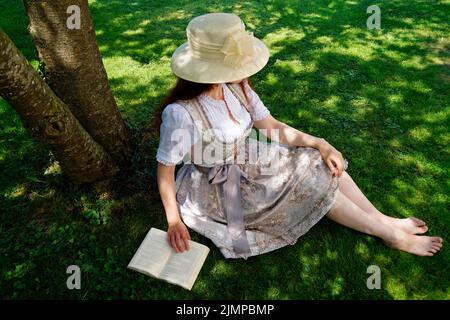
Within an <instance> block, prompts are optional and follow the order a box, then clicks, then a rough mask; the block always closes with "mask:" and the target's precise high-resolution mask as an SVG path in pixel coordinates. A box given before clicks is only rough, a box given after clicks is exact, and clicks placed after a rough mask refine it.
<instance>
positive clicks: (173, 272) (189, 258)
mask: <svg viewBox="0 0 450 320" xmlns="http://www.w3.org/2000/svg"><path fill="white" fill-rule="evenodd" d="M189 245H190V247H189V250H187V251H184V252H183V253H176V251H175V250H174V249H173V248H172V247H171V246H170V244H169V242H168V241H167V232H165V231H162V230H159V229H155V228H151V229H150V231H149V232H148V233H147V236H146V237H145V239H144V241H142V243H141V245H140V246H139V249H138V250H137V251H136V253H135V254H134V256H133V258H132V259H131V261H130V263H129V264H128V268H129V269H132V270H135V271H138V272H142V273H144V274H146V275H149V276H152V277H155V278H158V279H161V280H165V281H167V282H170V283H173V284H176V285H179V286H182V287H183V288H185V289H188V290H191V289H192V286H193V285H194V282H195V280H196V279H197V276H198V274H199V272H200V269H201V268H202V266H203V263H204V262H205V260H206V256H207V255H208V253H209V248H208V247H207V246H205V245H203V244H200V243H198V242H195V241H192V240H189Z"/></svg>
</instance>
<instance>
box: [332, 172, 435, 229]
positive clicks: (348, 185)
mask: <svg viewBox="0 0 450 320" xmlns="http://www.w3.org/2000/svg"><path fill="white" fill-rule="evenodd" d="M339 190H340V191H341V192H342V193H343V194H344V195H345V196H346V197H347V198H349V199H350V200H351V201H352V202H354V203H355V204H356V205H357V206H358V207H360V208H361V209H362V210H363V211H365V212H366V213H368V214H370V215H372V216H373V217H374V218H375V219H377V220H380V221H382V222H384V223H387V224H393V225H395V226H397V227H399V228H401V229H403V230H404V231H406V232H408V233H411V234H420V233H425V232H427V231H428V227H427V226H426V225H425V222H423V221H422V220H420V219H417V218H415V217H411V218H406V219H398V218H393V217H389V216H387V215H385V214H383V213H381V212H380V211H379V210H378V209H377V208H376V207H375V206H374V205H373V204H372V203H371V202H370V201H369V199H367V197H366V196H365V195H364V194H363V193H362V191H361V190H360V189H359V188H358V186H357V185H356V183H355V182H354V181H353V179H352V177H351V176H350V175H349V174H348V173H347V172H345V171H344V172H343V173H342V176H341V177H340V178H339Z"/></svg>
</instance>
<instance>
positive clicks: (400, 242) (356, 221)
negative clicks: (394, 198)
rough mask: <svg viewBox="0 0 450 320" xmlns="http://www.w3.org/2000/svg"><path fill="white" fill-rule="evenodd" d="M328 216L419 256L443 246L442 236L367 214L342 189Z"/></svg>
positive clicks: (393, 246) (427, 254)
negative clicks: (409, 230)
mask: <svg viewBox="0 0 450 320" xmlns="http://www.w3.org/2000/svg"><path fill="white" fill-rule="evenodd" d="M327 217H328V218H330V219H331V220H333V221H335V222H337V223H339V224H342V225H344V226H346V227H349V228H351V229H354V230H357V231H360V232H363V233H366V234H369V235H372V236H376V237H379V238H381V239H383V241H384V242H385V243H386V245H388V246H390V247H392V248H396V249H399V250H402V251H406V252H409V253H412V254H416V255H419V256H432V255H434V254H435V253H436V252H438V251H439V250H440V249H441V248H442V242H443V240H442V238H439V237H427V236H417V235H413V234H410V233H407V232H405V231H404V230H402V229H400V228H397V227H396V226H394V225H392V224H390V223H384V222H382V221H381V220H379V219H377V218H375V215H373V214H367V213H366V212H365V211H364V210H362V209H361V208H360V207H359V206H358V205H356V204H355V203H354V202H353V201H351V200H350V199H349V198H347V197H346V196H345V195H344V194H343V193H342V192H341V191H339V190H338V191H337V198H336V202H335V204H334V205H333V207H332V208H331V210H330V212H329V213H328V214H327Z"/></svg>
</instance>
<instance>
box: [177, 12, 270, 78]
mask: <svg viewBox="0 0 450 320" xmlns="http://www.w3.org/2000/svg"><path fill="white" fill-rule="evenodd" d="M186 33H187V39H188V41H187V42H185V43H184V44H182V45H181V46H179V47H178V48H177V49H176V50H175V52H174V53H173V55H172V58H171V61H170V62H171V68H172V71H173V73H174V74H175V75H177V76H178V77H180V78H182V79H185V80H189V81H193V82H199V83H226V82H233V81H236V80H241V79H244V78H247V77H249V76H251V75H253V74H255V73H256V72H258V71H259V70H261V69H262V68H263V67H264V66H265V65H266V63H267V61H268V60H269V49H268V48H267V47H266V46H265V45H264V43H263V42H262V41H261V40H259V39H257V38H256V37H254V35H253V33H252V32H248V31H246V30H245V25H244V23H243V22H242V20H241V19H240V18H239V17H238V16H236V15H234V14H231V13H209V14H205V15H201V16H198V17H195V18H194V19H192V20H191V21H190V22H189V24H188V26H187V29H186Z"/></svg>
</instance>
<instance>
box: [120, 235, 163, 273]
mask: <svg viewBox="0 0 450 320" xmlns="http://www.w3.org/2000/svg"><path fill="white" fill-rule="evenodd" d="M171 253H172V247H170V245H169V243H168V241H167V234H166V232H164V231H161V230H159V229H155V228H151V229H150V231H149V232H148V233H147V235H146V237H145V239H144V241H142V243H141V245H140V246H139V249H138V250H137V251H136V253H135V254H134V256H133V259H131V261H130V263H129V264H128V268H130V269H133V270H135V271H139V272H142V273H145V274H148V275H151V276H154V277H159V275H160V273H161V271H162V270H163V269H164V266H165V265H166V263H167V261H168V260H169V258H170V255H171Z"/></svg>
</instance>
